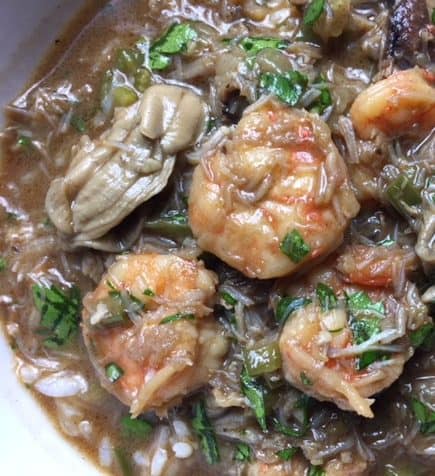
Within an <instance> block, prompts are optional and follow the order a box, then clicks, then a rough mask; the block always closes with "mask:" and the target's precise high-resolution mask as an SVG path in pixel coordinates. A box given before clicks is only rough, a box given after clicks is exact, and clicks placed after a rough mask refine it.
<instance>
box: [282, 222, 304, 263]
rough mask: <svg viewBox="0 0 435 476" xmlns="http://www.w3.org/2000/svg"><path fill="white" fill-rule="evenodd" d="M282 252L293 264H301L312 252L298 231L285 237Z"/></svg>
mask: <svg viewBox="0 0 435 476" xmlns="http://www.w3.org/2000/svg"><path fill="white" fill-rule="evenodd" d="M280 249H281V251H282V252H283V253H284V254H285V255H286V256H288V257H289V258H290V259H291V260H292V261H293V263H296V264H297V263H300V262H301V261H302V260H303V259H304V258H305V257H306V256H307V255H308V254H309V253H310V251H311V248H310V246H309V245H308V244H307V243H305V241H304V239H303V237H302V235H301V234H300V233H299V231H298V230H293V231H291V232H290V233H287V235H285V237H284V239H283V240H282V242H281V245H280Z"/></svg>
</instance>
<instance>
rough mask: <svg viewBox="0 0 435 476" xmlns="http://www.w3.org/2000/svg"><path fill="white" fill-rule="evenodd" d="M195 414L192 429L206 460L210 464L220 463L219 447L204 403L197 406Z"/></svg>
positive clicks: (201, 402)
mask: <svg viewBox="0 0 435 476" xmlns="http://www.w3.org/2000/svg"><path fill="white" fill-rule="evenodd" d="M194 413H195V417H194V418H193V420H192V427H193V429H194V430H195V432H196V434H197V435H198V437H199V440H200V443H201V448H202V451H203V453H204V454H205V457H206V460H207V462H208V463H209V464H215V463H218V462H219V461H220V459H221V458H220V454H219V446H218V442H217V439H216V435H215V432H214V430H213V427H212V426H211V423H210V420H209V419H208V416H207V412H206V410H205V405H204V402H203V401H200V402H199V403H197V404H196V405H195V409H194Z"/></svg>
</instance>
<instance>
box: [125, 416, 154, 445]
mask: <svg viewBox="0 0 435 476" xmlns="http://www.w3.org/2000/svg"><path fill="white" fill-rule="evenodd" d="M121 430H122V435H123V436H124V437H125V438H137V439H141V440H145V439H147V438H148V437H149V436H150V434H151V433H152V431H153V426H152V425H151V423H149V422H147V421H145V420H140V419H137V418H131V417H129V416H126V417H124V418H122V419H121Z"/></svg>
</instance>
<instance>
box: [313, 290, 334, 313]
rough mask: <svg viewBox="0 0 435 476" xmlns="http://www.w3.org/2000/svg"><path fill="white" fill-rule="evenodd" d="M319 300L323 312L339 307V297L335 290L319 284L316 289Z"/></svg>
mask: <svg viewBox="0 0 435 476" xmlns="http://www.w3.org/2000/svg"><path fill="white" fill-rule="evenodd" d="M316 294H317V299H318V300H319V302H320V307H321V309H322V311H330V310H331V309H335V308H336V307H337V296H336V295H335V293H334V290H333V289H332V288H331V287H329V286H328V285H326V284H324V283H318V284H317V287H316Z"/></svg>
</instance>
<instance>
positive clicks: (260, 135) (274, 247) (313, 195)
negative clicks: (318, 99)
mask: <svg viewBox="0 0 435 476" xmlns="http://www.w3.org/2000/svg"><path fill="white" fill-rule="evenodd" d="M358 211H359V204H358V202H357V200H356V198H355V196H354V194H353V192H352V190H351V188H350V185H349V180H348V175H347V170H346V167H345V165H344V162H343V159H342V157H341V156H340V154H339V152H338V151H337V149H336V147H335V146H334V144H333V142H332V140H331V133H330V131H329V129H328V127H327V125H326V124H325V123H324V122H323V121H321V120H320V119H319V117H318V116H316V115H313V114H310V113H308V112H306V111H303V110H298V109H292V108H289V107H287V106H285V105H283V104H281V103H278V102H276V101H275V100H271V99H266V100H263V101H260V102H259V103H257V104H256V105H254V106H252V107H251V108H249V110H248V111H247V112H245V115H244V116H243V118H242V119H241V121H240V123H239V124H238V126H237V127H236V128H235V130H234V131H233V132H232V134H231V137H230V138H228V139H227V140H226V141H225V142H224V143H223V144H222V145H221V147H220V148H219V149H218V150H215V151H214V152H213V153H212V154H211V155H209V156H206V157H203V159H202V162H201V163H200V164H199V165H198V166H197V168H196V169H195V172H194V175H193V181H192V187H191V190H190V195H189V220H190V225H191V228H192V231H193V234H194V235H195V237H196V238H197V240H198V244H199V246H200V247H201V248H202V249H204V250H207V251H210V252H212V253H214V254H215V255H216V256H218V257H219V258H220V259H222V260H223V261H225V262H226V263H227V264H229V265H230V266H232V267H233V268H236V269H238V270H239V271H241V272H243V273H244V274H245V275H246V276H248V277H250V278H261V279H266V278H273V277H279V276H284V275H287V274H290V273H292V272H294V271H296V270H297V269H299V268H300V267H302V266H303V265H305V264H307V263H308V262H311V261H314V260H316V261H318V260H319V259H321V258H323V257H325V256H326V255H328V254H329V253H330V252H331V251H333V250H334V249H335V248H337V246H339V245H340V243H341V241H342V239H343V232H344V230H345V228H346V227H347V225H348V223H349V220H350V219H351V218H352V217H354V216H355V215H356V214H357V213H358ZM288 248H293V249H290V250H289V249H288ZM299 252H301V253H299Z"/></svg>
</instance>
